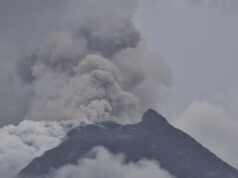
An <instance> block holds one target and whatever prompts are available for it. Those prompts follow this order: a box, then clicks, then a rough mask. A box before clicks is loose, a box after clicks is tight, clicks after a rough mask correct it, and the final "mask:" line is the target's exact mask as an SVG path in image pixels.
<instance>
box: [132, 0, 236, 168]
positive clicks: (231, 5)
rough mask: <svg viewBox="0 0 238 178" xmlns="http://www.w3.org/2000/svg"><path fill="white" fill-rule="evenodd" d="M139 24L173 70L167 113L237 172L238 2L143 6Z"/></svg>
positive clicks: (193, 2) (175, 3)
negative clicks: (235, 168)
mask: <svg viewBox="0 0 238 178" xmlns="http://www.w3.org/2000/svg"><path fill="white" fill-rule="evenodd" d="M136 22H137V25H138V26H139V27H140V28H141V29H143V32H145V34H146V35H147V38H148V40H147V41H148V44H149V48H150V50H152V51H160V53H161V55H162V56H163V57H164V59H165V61H167V62H168V63H169V65H170V67H171V71H172V75H173V85H172V86H171V88H170V89H169V90H170V92H169V101H168V103H167V105H166V107H167V110H164V111H163V114H165V115H167V116H168V118H169V120H170V121H171V122H173V123H174V124H175V125H177V126H178V127H179V128H181V129H183V130H185V131H186V132H188V133H190V134H191V135H192V136H193V137H195V138H196V139H198V140H199V141H200V142H201V143H202V144H203V145H205V146H206V147H208V148H209V149H211V150H212V151H213V152H215V153H216V154H218V156H220V157H222V158H223V159H224V160H226V161H228V162H229V163H232V165H234V166H235V167H238V162H237V160H238V157H237V155H238V152H237V151H236V150H238V144H235V143H234V140H235V139H236V138H237V137H238V133H237V131H236V130H237V129H238V120H237V118H238V112H237V109H238V79H237V76H238V70H237V66H238V60H237V59H238V35H237V31H238V7H237V1H233V0H230V1H222V0H214V1H193V0H191V1H186V0H180V1H173V0H171V1H165V0H161V1H156V0H151V1H149V2H148V1H143V6H141V8H140V10H139V12H138V14H137V18H136Z"/></svg>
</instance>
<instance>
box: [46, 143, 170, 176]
mask: <svg viewBox="0 0 238 178" xmlns="http://www.w3.org/2000/svg"><path fill="white" fill-rule="evenodd" d="M92 154H93V155H96V158H95V159H94V158H85V159H82V160H79V162H78V165H67V166H64V167H62V168H60V169H59V170H57V171H56V172H55V173H53V174H52V175H51V176H50V178H66V177H67V178H79V177H80V178H121V177H123V178H146V177H153V178H172V176H171V175H170V174H169V173H167V172H166V171H165V170H162V169H161V168H160V167H159V166H158V164H157V163H156V162H154V161H149V160H140V161H138V162H136V163H129V164H125V163H124V156H123V155H113V154H111V153H110V152H108V151H107V150H106V149H105V148H103V147H96V148H94V149H93V151H92Z"/></svg>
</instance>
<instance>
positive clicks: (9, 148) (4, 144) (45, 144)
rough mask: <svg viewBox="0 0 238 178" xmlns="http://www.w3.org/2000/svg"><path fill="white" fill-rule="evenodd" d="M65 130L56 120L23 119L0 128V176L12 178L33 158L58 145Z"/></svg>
mask: <svg viewBox="0 0 238 178" xmlns="http://www.w3.org/2000/svg"><path fill="white" fill-rule="evenodd" d="M65 133H66V130H65V129H64V128H63V126H61V125H60V124H59V123H57V122H47V121H41V122H36V121H23V122H21V123H20V124H19V125H17V126H14V125H8V126H5V127H3V128H1V129H0V138H1V141H0V177H4V178H12V177H13V176H15V175H16V174H17V173H18V172H19V171H20V170H21V169H22V168H24V167H25V166H26V165H27V164H28V163H29V162H30V161H31V160H32V159H33V158H35V157H37V156H40V155H42V154H43V153H44V152H45V151H46V150H48V149H50V148H53V147H55V146H56V145H58V144H59V143H60V142H61V141H62V139H63V138H64V137H65Z"/></svg>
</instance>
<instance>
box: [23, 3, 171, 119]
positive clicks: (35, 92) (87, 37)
mask: <svg viewBox="0 0 238 178" xmlns="http://www.w3.org/2000/svg"><path fill="white" fill-rule="evenodd" d="M136 4H137V3H136V2H135V1H130V2H127V1H125V0H119V1H108V0H103V1H100V2H99V1H94V0H89V1H87V2H85V1H81V0H80V1H74V0H71V1H69V4H68V11H67V12H66V13H65V14H64V19H63V20H62V23H63V24H67V25H63V27H60V28H59V29H58V30H56V31H55V32H54V33H52V35H51V36H50V37H49V39H48V40H47V42H46V44H45V47H43V48H42V49H41V50H39V51H38V52H36V53H34V54H33V55H31V56H28V57H26V58H25V59H24V60H22V61H21V63H20V64H19V72H20V76H21V78H22V81H23V82H24V83H25V84H26V85H27V86H29V87H30V88H31V92H32V98H31V102H30V108H29V112H28V115H27V119H32V120H42V119H44V120H72V119H77V120H81V121H86V122H94V121H97V122H99V121H105V120H113V121H118V122H126V123H128V122H135V121H136V119H135V118H138V115H140V114H141V112H143V111H145V109H146V108H148V107H151V106H154V105H155V103H156V102H157V100H158V97H157V95H158V91H159V88H158V87H159V85H160V84H164V85H169V84H170V72H169V68H168V65H167V64H166V63H165V62H164V61H163V59H161V58H160V57H158V56H155V55H154V56H151V55H149V54H148V53H147V52H146V48H145V43H144V42H143V40H142V37H141V35H140V33H139V31H138V30H137V29H136V27H135V25H134V23H133V21H132V17H133V13H134V9H135V7H136ZM108 6H110V7H108ZM85 9H87V10H85ZM89 9H90V10H89ZM61 26H62V25H61Z"/></svg>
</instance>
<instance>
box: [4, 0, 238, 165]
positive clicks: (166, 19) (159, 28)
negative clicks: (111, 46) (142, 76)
mask: <svg viewBox="0 0 238 178" xmlns="http://www.w3.org/2000/svg"><path fill="white" fill-rule="evenodd" d="M9 1H10V0H0V26H1V28H0V62H1V64H0V99H1V101H2V102H0V113H8V114H7V115H6V116H4V118H7V119H6V121H4V122H3V121H2V123H4V124H5V123H15V122H16V119H15V118H17V117H19V118H20V117H22V116H23V115H24V114H25V112H26V110H27V109H26V108H27V106H25V104H22V103H27V102H26V100H27V99H26V98H27V97H28V96H26V95H25V93H24V91H22V90H21V87H20V86H19V85H20V84H18V83H17V82H16V81H15V80H16V79H15V73H14V72H15V68H14V67H15V65H13V64H12V63H15V59H16V58H18V59H21V58H22V56H25V55H26V54H29V53H31V52H32V50H33V49H37V48H40V46H41V42H43V41H44V40H43V39H46V38H47V35H48V33H49V32H50V31H51V30H52V29H53V28H54V27H55V26H57V25H56V24H57V23H58V20H59V19H60V20H62V13H61V10H62V9H64V8H65V6H66V5H65V1H63V0H51V1H48V0H41V1H40V2H39V1H36V0H21V1H14V3H9ZM56 4H57V6H56ZM42 12H43V13H42ZM65 18H67V17H65ZM69 18H70V17H69ZM63 19H64V18H63ZM134 20H135V22H136V26H137V27H138V28H139V29H140V31H141V32H142V33H143V35H145V36H146V38H147V43H148V48H149V50H150V51H151V52H159V53H160V55H161V56H162V57H163V58H164V60H165V61H166V62H167V63H168V64H169V66H170V69H171V72H172V76H173V82H172V85H171V87H170V88H168V91H167V92H166V93H168V96H167V97H168V98H167V100H166V101H165V103H164V106H163V109H161V112H162V113H163V114H164V115H166V116H167V117H168V120H169V121H170V122H172V123H173V124H175V125H176V126H178V127H179V128H181V129H183V130H185V131H186V132H189V133H190V134H191V135H192V136H193V137H195V138H196V139H197V140H198V141H200V142H201V143H202V144H204V145H205V146H206V147H208V148H209V149H211V150H212V151H213V152H215V153H216V154H217V155H219V156H220V157H222V158H223V159H224V160H226V161H228V162H229V163H231V164H232V165H234V166H235V167H237V168H238V161H237V160H238V143H236V144H235V143H234V140H236V139H237V138H238V131H237V130H238V79H237V76H238V70H237V67H238V60H237V59H238V35H237V32H238V3H237V1H236V0H207V1H206V0H160V1H159V0H143V1H142V3H141V4H140V5H139V8H138V11H137V13H136V16H135V17H134ZM10 49H11V50H10ZM16 56H17V57H16ZM9 83H10V84H9ZM166 90H167V89H166ZM19 93H20V94H19ZM6 97H7V98H6ZM9 98H12V99H9ZM16 100H17V102H16ZM5 101H6V102H5ZM19 103H20V105H19ZM9 106H11V107H9ZM15 113H17V115H15ZM21 115H22V116H21ZM2 118H3V116H2ZM2 118H1V119H2Z"/></svg>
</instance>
